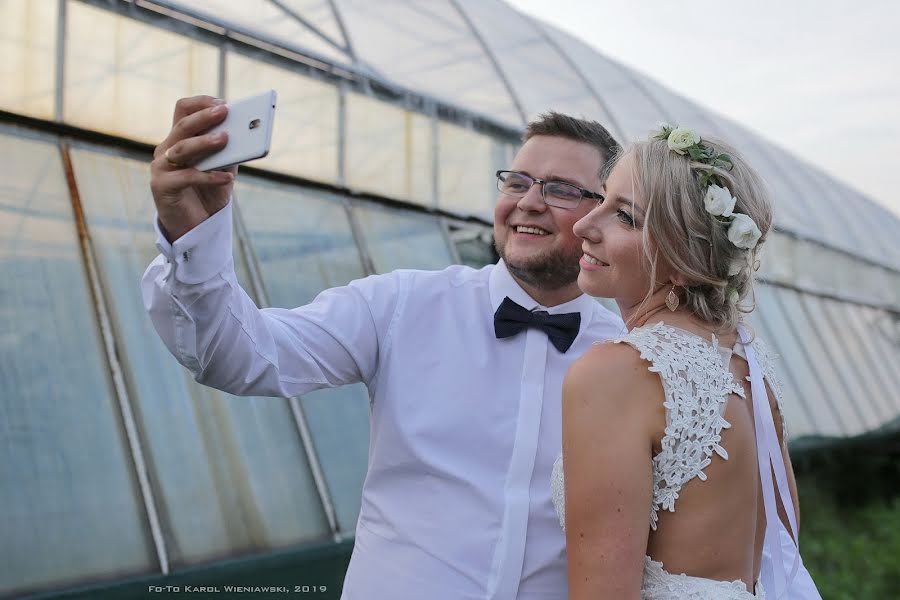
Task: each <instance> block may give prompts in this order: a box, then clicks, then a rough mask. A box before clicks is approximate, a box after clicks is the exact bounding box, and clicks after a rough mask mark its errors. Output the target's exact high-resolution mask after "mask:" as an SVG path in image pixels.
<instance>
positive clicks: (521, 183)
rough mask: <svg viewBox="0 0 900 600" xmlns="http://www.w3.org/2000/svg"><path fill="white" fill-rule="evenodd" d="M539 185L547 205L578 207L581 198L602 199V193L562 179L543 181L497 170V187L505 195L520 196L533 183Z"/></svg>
mask: <svg viewBox="0 0 900 600" xmlns="http://www.w3.org/2000/svg"><path fill="white" fill-rule="evenodd" d="M536 183H538V184H540V185H541V197H542V198H543V199H544V202H545V203H547V204H548V205H549V206H555V207H557V208H568V209H573V208H578V205H579V204H580V203H581V199H582V198H591V199H592V200H598V201H601V202H602V201H603V194H597V193H595V192H592V191H590V190H586V189H584V188H580V187H578V186H577V185H572V184H571V183H564V182H562V181H545V180H543V179H538V178H537V177H531V176H529V175H526V174H525V173H519V172H518V171H497V189H498V190H500V192H502V193H504V194H506V195H507V196H515V197H517V198H521V197H522V196H524V195H525V194H527V193H528V190H530V189H531V186H533V185H534V184H536Z"/></svg>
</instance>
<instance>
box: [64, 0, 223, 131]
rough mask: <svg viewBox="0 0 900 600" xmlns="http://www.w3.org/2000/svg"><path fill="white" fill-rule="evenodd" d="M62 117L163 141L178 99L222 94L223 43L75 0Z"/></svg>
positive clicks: (68, 34) (70, 5)
mask: <svg viewBox="0 0 900 600" xmlns="http://www.w3.org/2000/svg"><path fill="white" fill-rule="evenodd" d="M66 10H67V11H68V12H67V15H66V18H67V28H66V58H65V60H66V63H65V64H66V74H65V89H64V92H63V98H64V106H63V120H64V121H65V122H67V123H71V124H72V125H77V126H79V127H84V128H86V129H92V130H94V131H101V132H103V133H109V134H113V135H118V136H122V137H127V138H130V139H134V140H139V141H142V142H149V143H151V144H158V143H159V142H161V141H162V140H163V139H164V138H165V137H166V135H168V132H169V129H170V128H171V127H172V114H173V111H174V109H175V102H176V101H177V100H178V99H179V98H182V97H185V96H194V95H196V94H211V95H216V92H217V90H218V72H219V68H218V65H219V54H218V52H219V51H218V49H217V48H215V47H214V46H211V45H209V44H204V43H202V42H198V41H196V40H192V39H191V38H189V37H186V36H183V35H178V34H175V33H171V32H169V31H166V30H164V29H159V28H156V27H152V26H150V25H146V24H144V23H140V22H138V21H134V20H132V19H129V18H127V17H123V16H119V15H116V14H115V13H112V12H110V11H108V10H104V9H102V8H97V7H95V6H90V5H88V4H85V3H83V2H74V1H71V0H69V2H68V3H67V4H66Z"/></svg>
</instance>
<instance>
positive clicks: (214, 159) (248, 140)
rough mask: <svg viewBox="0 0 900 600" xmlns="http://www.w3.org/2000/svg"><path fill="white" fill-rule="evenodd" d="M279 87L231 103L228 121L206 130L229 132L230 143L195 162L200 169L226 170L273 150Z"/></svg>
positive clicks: (195, 166) (226, 118) (196, 167)
mask: <svg viewBox="0 0 900 600" xmlns="http://www.w3.org/2000/svg"><path fill="white" fill-rule="evenodd" d="M276 97H277V94H276V93H275V90H269V91H268V92H264V93H262V94H259V95H257V96H251V97H249V98H243V99H241V100H238V101H236V102H234V103H233V104H228V116H227V117H225V120H224V121H222V122H221V123H219V124H218V125H216V126H215V127H213V128H212V129H210V130H209V131H208V132H206V133H215V132H219V131H226V132H227V133H228V144H227V145H226V146H225V147H224V148H222V149H221V150H220V151H218V152H216V153H215V154H211V155H209V156H207V157H206V158H204V159H203V160H201V161H200V162H199V163H197V164H196V165H194V168H195V169H198V170H200V171H211V170H213V169H224V168H225V167H230V166H232V165H236V164H239V163H243V162H247V161H248V160H254V159H257V158H262V157H263V156H265V155H266V154H268V153H269V146H270V145H271V143H272V125H273V121H274V120H275V99H276Z"/></svg>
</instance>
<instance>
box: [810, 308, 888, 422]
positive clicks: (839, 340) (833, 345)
mask: <svg viewBox="0 0 900 600" xmlns="http://www.w3.org/2000/svg"><path fill="white" fill-rule="evenodd" d="M797 297H798V298H800V300H801V302H802V303H803V306H804V307H805V308H806V315H807V316H808V317H809V320H810V322H811V323H812V325H813V327H815V328H816V332H817V333H818V334H819V335H820V336H821V337H822V339H823V340H824V342H825V343H824V344H823V345H822V349H823V350H824V351H825V353H826V354H827V355H828V356H830V357H831V359H832V362H833V363H834V365H835V367H836V370H835V371H836V375H837V376H839V377H840V378H841V380H842V381H843V382H844V386H845V389H846V390H847V396H845V397H843V398H840V401H843V402H846V403H849V404H852V405H853V406H854V407H855V408H856V413H857V414H859V415H860V417H861V418H862V420H863V423H865V425H866V427H867V429H875V428H876V427H878V426H879V425H880V424H881V422H882V419H881V416H880V413H881V411H880V410H879V407H877V406H874V405H873V402H874V401H875V396H876V395H877V393H878V392H877V390H876V389H875V388H873V387H872V386H871V384H870V382H869V380H868V379H867V378H866V377H864V376H863V374H862V372H861V369H862V365H861V364H859V363H861V362H864V361H863V357H862V355H861V349H860V348H859V345H858V340H856V339H855V338H854V337H853V336H850V335H847V332H846V331H841V330H839V329H837V328H836V322H835V321H832V320H830V319H829V318H828V315H827V314H826V313H825V308H824V307H823V306H822V304H823V301H822V300H821V299H820V298H817V297H816V296H812V295H809V294H797Z"/></svg>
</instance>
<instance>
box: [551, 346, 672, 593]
mask: <svg viewBox="0 0 900 600" xmlns="http://www.w3.org/2000/svg"><path fill="white" fill-rule="evenodd" d="M657 406H658V407H660V408H661V407H662V388H661V385H660V383H659V378H658V376H656V374H654V373H649V371H648V370H647V366H646V363H644V362H643V361H642V360H641V359H640V357H639V355H638V354H637V352H635V351H634V350H633V349H632V348H630V347H628V346H624V345H617V344H603V345H598V346H595V347H594V348H592V349H591V350H590V351H588V352H587V353H586V354H585V355H584V356H583V357H581V358H580V359H579V360H578V361H576V362H575V364H574V365H573V366H572V367H571V369H570V370H569V372H568V374H567V375H566V379H565V382H564V384H563V464H564V469H565V475H564V477H565V492H566V512H565V514H566V547H567V554H568V562H569V598H570V600H601V599H610V600H612V599H615V600H639V598H640V590H641V579H642V576H643V568H644V557H645V556H646V553H647V537H648V535H649V530H650V504H651V494H652V480H653V474H652V466H651V465H652V451H653V447H652V440H653V437H652V436H653V428H654V419H656V418H658V417H659V413H658V412H657V411H656V409H655V407H657Z"/></svg>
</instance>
